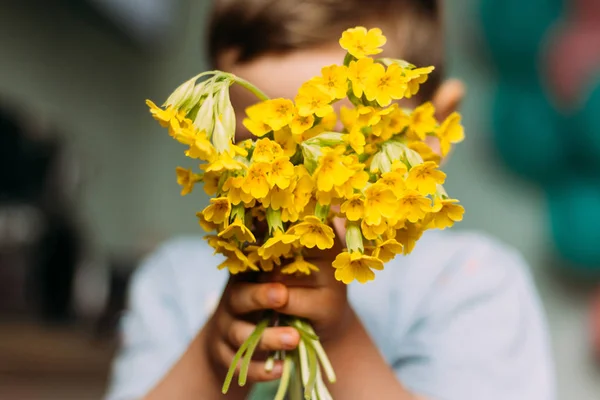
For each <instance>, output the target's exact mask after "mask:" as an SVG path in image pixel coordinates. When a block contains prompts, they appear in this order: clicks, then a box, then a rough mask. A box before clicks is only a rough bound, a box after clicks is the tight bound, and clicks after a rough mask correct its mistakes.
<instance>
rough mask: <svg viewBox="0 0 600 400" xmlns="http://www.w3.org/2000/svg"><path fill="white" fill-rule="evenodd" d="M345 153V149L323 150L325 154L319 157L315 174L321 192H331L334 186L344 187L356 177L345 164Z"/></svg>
mask: <svg viewBox="0 0 600 400" xmlns="http://www.w3.org/2000/svg"><path fill="white" fill-rule="evenodd" d="M343 151H344V148H343V147H340V148H336V149H332V148H328V147H325V148H323V149H322V152H323V154H322V156H321V157H319V162H318V166H317V168H316V169H315V172H314V174H313V177H314V178H315V180H316V183H317V189H319V190H320V191H323V192H329V191H330V190H331V189H333V186H334V185H342V184H344V183H345V182H346V181H347V180H348V179H350V177H351V176H352V175H354V173H353V171H352V170H351V169H349V168H348V167H346V166H345V165H344V163H343V160H342V154H343Z"/></svg>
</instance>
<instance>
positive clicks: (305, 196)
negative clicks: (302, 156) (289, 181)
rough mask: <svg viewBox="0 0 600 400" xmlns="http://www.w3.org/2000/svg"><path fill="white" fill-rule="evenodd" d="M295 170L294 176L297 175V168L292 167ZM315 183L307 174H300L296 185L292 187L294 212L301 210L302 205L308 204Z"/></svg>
mask: <svg viewBox="0 0 600 400" xmlns="http://www.w3.org/2000/svg"><path fill="white" fill-rule="evenodd" d="M294 169H295V170H296V171H297V172H296V176H299V172H298V168H297V167H296V168H294ZM314 187H315V184H314V182H313V180H312V177H311V176H310V175H308V172H307V173H306V175H302V176H300V177H299V179H298V182H296V187H295V188H294V201H293V202H294V207H295V208H296V212H301V211H302V210H303V209H304V207H306V205H307V204H308V202H309V201H310V199H311V198H312V194H313V190H314Z"/></svg>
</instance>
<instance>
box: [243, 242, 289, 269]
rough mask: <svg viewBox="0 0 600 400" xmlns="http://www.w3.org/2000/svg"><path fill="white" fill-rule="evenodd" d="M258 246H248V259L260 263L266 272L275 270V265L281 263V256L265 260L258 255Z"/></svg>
mask: <svg viewBox="0 0 600 400" xmlns="http://www.w3.org/2000/svg"><path fill="white" fill-rule="evenodd" d="M258 249H259V247H258V246H248V247H247V248H246V250H247V251H248V252H249V253H248V260H250V262H252V263H254V264H256V263H258V264H260V269H262V270H263V271H265V272H269V271H273V266H274V265H281V260H280V259H279V258H269V259H267V260H265V259H264V258H262V257H261V256H259V255H258Z"/></svg>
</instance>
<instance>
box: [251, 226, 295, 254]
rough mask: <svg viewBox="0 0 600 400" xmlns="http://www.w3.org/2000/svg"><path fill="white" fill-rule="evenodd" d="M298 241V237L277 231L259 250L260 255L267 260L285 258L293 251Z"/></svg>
mask: <svg viewBox="0 0 600 400" xmlns="http://www.w3.org/2000/svg"><path fill="white" fill-rule="evenodd" d="M297 241H298V236H296V235H292V234H289V233H283V232H281V231H280V230H277V231H275V234H274V235H273V237H271V238H269V240H267V241H266V242H265V244H263V245H262V246H261V247H260V248H259V249H258V255H259V256H261V257H262V258H263V259H265V260H268V259H275V258H279V257H281V256H285V255H287V254H289V253H290V252H291V251H292V247H293V246H294V244H295V243H296V242H297Z"/></svg>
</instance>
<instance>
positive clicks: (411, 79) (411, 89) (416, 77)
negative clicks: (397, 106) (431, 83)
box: [404, 67, 435, 99]
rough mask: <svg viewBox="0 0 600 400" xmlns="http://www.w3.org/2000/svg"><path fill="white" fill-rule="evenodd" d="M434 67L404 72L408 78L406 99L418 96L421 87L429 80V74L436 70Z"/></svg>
mask: <svg viewBox="0 0 600 400" xmlns="http://www.w3.org/2000/svg"><path fill="white" fill-rule="evenodd" d="M434 69H435V68H434V67H424V68H415V69H408V70H405V71H404V74H405V77H406V81H407V82H406V92H404V97H406V98H407V99H410V98H411V97H412V96H414V95H415V94H417V92H418V91H419V87H420V86H421V85H422V84H423V83H425V82H427V78H429V74H430V73H431V72H432V71H433V70H434Z"/></svg>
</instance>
